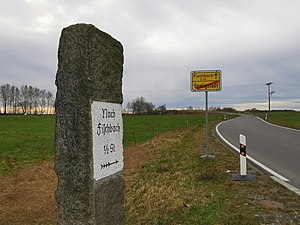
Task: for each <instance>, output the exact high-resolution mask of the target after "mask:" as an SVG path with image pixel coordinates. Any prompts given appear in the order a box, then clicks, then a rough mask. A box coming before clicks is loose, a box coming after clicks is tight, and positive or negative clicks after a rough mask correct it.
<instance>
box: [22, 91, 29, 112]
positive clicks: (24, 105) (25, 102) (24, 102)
mask: <svg viewBox="0 0 300 225" xmlns="http://www.w3.org/2000/svg"><path fill="white" fill-rule="evenodd" d="M28 102H29V94H28V86H27V85H23V86H21V92H20V106H21V109H22V112H23V113H24V114H27V113H28Z"/></svg>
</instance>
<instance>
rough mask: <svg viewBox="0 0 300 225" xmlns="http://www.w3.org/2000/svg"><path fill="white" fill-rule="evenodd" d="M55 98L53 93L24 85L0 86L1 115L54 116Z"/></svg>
mask: <svg viewBox="0 0 300 225" xmlns="http://www.w3.org/2000/svg"><path fill="white" fill-rule="evenodd" d="M54 101H55V98H54V96H53V94H52V92H51V91H47V90H46V89H39V88H37V87H33V86H30V85H29V86H28V85H22V86H21V88H19V87H17V86H14V85H10V84H3V85H1V86H0V103H2V104H1V105H2V107H0V113H1V114H53V113H54Z"/></svg>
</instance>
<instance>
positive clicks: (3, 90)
mask: <svg viewBox="0 0 300 225" xmlns="http://www.w3.org/2000/svg"><path fill="white" fill-rule="evenodd" d="M0 94H1V98H2V104H3V108H4V114H7V107H8V104H9V101H10V84H4V85H2V86H1V87H0Z"/></svg>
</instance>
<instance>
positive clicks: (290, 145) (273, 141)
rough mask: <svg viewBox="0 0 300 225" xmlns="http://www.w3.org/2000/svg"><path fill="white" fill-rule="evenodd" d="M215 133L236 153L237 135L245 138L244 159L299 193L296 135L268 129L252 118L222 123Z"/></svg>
mask: <svg viewBox="0 0 300 225" xmlns="http://www.w3.org/2000/svg"><path fill="white" fill-rule="evenodd" d="M217 129H218V131H219V133H220V134H221V135H222V136H223V137H224V138H225V139H226V140H227V141H228V142H229V143H231V144H232V145H234V146H235V147H237V148H238V149H239V135H240V134H243V135H245V136H246V141H247V145H246V146H247V147H246V148H247V149H246V151H247V155H248V156H250V157H252V158H254V159H255V160H257V161H258V162H260V163H262V164H263V165H265V166H267V167H268V168H270V169H271V170H273V171H275V172H276V173H278V174H280V175H282V176H283V177H285V178H287V179H288V180H289V181H288V183H290V184H291V185H293V186H295V187H296V188H298V189H300V131H298V130H293V129H288V128H283V127H279V126H274V125H270V124H268V123H265V122H264V121H262V120H260V119H258V118H256V117H254V116H241V117H238V118H236V119H232V120H228V121H225V122H223V123H221V124H219V126H218V127H217Z"/></svg>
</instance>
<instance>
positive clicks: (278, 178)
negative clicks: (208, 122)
mask: <svg viewBox="0 0 300 225" xmlns="http://www.w3.org/2000/svg"><path fill="white" fill-rule="evenodd" d="M237 118H239V117H237ZM226 121H228V120H226ZM226 121H223V122H221V123H219V124H218V125H217V126H216V132H217V133H218V136H219V137H220V138H221V139H222V140H223V141H224V142H225V143H226V144H227V145H228V146H230V147H231V148H232V149H234V150H235V151H237V152H238V153H240V150H239V149H238V148H237V147H235V146H234V145H233V144H231V143H230V142H229V141H227V140H226V139H225V138H224V137H223V136H222V135H221V133H220V132H219V126H220V125H221V124H222V123H225V122H226ZM247 158H248V159H249V160H250V161H252V162H253V163H254V164H256V165H258V166H259V167H261V168H262V169H264V170H265V171H268V172H269V173H270V174H272V175H273V176H270V177H271V178H272V179H273V180H275V181H277V182H278V183H280V184H281V185H283V186H284V187H286V188H287V189H289V190H291V191H293V192H294V193H296V194H298V195H300V190H299V189H298V188H296V187H294V186H293V185H290V184H289V183H287V182H288V181H289V180H288V179H287V178H285V177H284V176H282V175H280V174H279V173H276V172H275V171H273V170H271V169H270V168H269V167H267V166H265V165H263V164H262V163H260V162H258V161H257V160H255V159H253V158H252V157H250V156H247Z"/></svg>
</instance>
